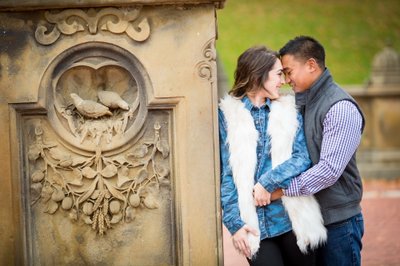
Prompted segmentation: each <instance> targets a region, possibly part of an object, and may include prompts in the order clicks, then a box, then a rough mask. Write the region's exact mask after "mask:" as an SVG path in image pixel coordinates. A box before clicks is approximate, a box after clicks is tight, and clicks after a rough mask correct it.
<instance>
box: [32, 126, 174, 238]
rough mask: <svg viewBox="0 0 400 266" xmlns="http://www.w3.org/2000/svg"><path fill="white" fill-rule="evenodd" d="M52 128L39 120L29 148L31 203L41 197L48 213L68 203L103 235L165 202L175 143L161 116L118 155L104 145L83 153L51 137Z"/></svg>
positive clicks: (76, 216)
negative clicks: (162, 193)
mask: <svg viewBox="0 0 400 266" xmlns="http://www.w3.org/2000/svg"><path fill="white" fill-rule="evenodd" d="M46 132H47V128H46V130H45V129H44V127H43V126H42V123H41V122H39V123H38V122H35V123H34V133H33V134H32V138H31V139H32V142H31V143H30V146H29V148H28V159H29V162H30V165H31V167H30V169H31V173H30V184H31V185H30V188H31V205H35V204H36V203H38V202H41V203H42V205H41V206H43V208H44V212H46V213H48V214H55V213H56V212H57V211H58V210H60V209H63V210H64V211H66V212H68V214H69V218H70V219H71V220H72V221H78V220H81V221H83V223H85V224H87V225H89V226H91V227H92V228H93V229H94V230H95V231H96V232H97V233H98V234H100V235H103V234H104V233H105V232H106V231H107V230H108V229H110V228H111V227H112V225H116V224H119V223H122V222H131V221H133V220H134V219H135V216H136V212H137V211H138V210H139V209H155V208H158V207H159V194H160V193H159V192H160V189H161V188H162V187H166V186H167V187H169V185H170V180H169V174H170V170H169V166H168V165H169V164H168V157H169V153H170V148H169V144H168V141H167V140H166V139H165V138H162V136H161V125H160V123H159V122H158V121H156V122H154V125H153V137H152V138H151V139H148V140H146V139H144V140H142V141H140V142H137V143H136V145H135V146H133V147H132V148H131V149H129V150H128V151H126V152H125V153H123V154H118V155H115V156H106V155H105V154H104V153H103V151H102V150H101V149H100V148H99V149H97V150H96V151H95V152H93V153H90V154H87V155H82V154H79V155H78V154H76V153H74V152H72V151H70V150H66V149H65V147H62V145H59V144H58V143H57V142H53V141H48V140H47V137H46Z"/></svg>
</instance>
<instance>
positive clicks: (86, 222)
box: [81, 214, 93, 224]
mask: <svg viewBox="0 0 400 266" xmlns="http://www.w3.org/2000/svg"><path fill="white" fill-rule="evenodd" d="M81 218H82V220H83V221H84V222H85V224H92V223H93V221H92V220H91V219H90V217H89V216H87V215H85V214H82V216H81Z"/></svg>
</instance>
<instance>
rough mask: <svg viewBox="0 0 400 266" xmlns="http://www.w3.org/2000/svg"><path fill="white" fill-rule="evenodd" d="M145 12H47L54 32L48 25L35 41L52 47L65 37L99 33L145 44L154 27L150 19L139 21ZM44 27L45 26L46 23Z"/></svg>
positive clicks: (39, 32) (40, 29)
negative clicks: (124, 37) (123, 34)
mask: <svg viewBox="0 0 400 266" xmlns="http://www.w3.org/2000/svg"><path fill="white" fill-rule="evenodd" d="M140 11H141V8H139V7H138V8H134V9H131V8H120V9H117V8H111V7H110V8H104V9H101V10H99V11H97V10H95V9H93V8H91V9H89V10H88V11H87V12H85V11H83V10H80V9H68V10H64V11H61V12H59V13H51V12H49V11H47V12H46V13H45V18H46V20H47V22H48V23H50V24H52V25H53V29H52V30H50V29H49V28H50V27H47V26H45V25H39V26H38V27H37V28H36V32H35V38H36V40H37V41H38V42H39V43H40V44H43V45H50V44H52V43H54V42H56V41H57V40H58V38H59V37H60V36H61V34H64V35H73V34H75V33H77V32H82V31H87V32H88V33H89V34H92V35H94V34H97V32H98V30H99V29H100V30H103V31H109V32H111V33H115V34H122V33H125V34H126V35H127V36H128V37H129V38H131V39H132V40H135V41H138V42H142V41H145V40H146V39H147V38H148V37H149V36H150V24H149V22H148V20H147V18H141V19H138V18H139V13H140ZM42 24H45V22H44V23H42Z"/></svg>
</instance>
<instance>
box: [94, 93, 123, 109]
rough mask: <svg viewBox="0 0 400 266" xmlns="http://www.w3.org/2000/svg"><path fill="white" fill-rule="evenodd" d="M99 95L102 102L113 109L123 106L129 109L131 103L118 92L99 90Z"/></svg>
mask: <svg viewBox="0 0 400 266" xmlns="http://www.w3.org/2000/svg"><path fill="white" fill-rule="evenodd" d="M97 97H98V98H99V100H100V102H101V103H102V104H104V105H105V106H107V107H109V108H111V109H117V108H121V109H124V110H129V104H128V103H127V102H125V101H124V100H123V99H122V98H121V96H119V94H118V93H116V92H113V91H99V92H98V93H97Z"/></svg>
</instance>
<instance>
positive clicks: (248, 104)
mask: <svg viewBox="0 0 400 266" xmlns="http://www.w3.org/2000/svg"><path fill="white" fill-rule="evenodd" d="M241 101H242V102H243V103H244V107H245V108H246V109H247V110H249V111H251V110H252V109H255V110H256V109H264V108H266V107H268V109H269V108H270V107H271V100H270V99H269V98H267V100H266V101H265V103H264V104H263V105H261V106H260V107H257V106H254V105H253V103H252V102H251V101H250V99H249V97H247V96H244V97H243V98H242V100H241Z"/></svg>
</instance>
